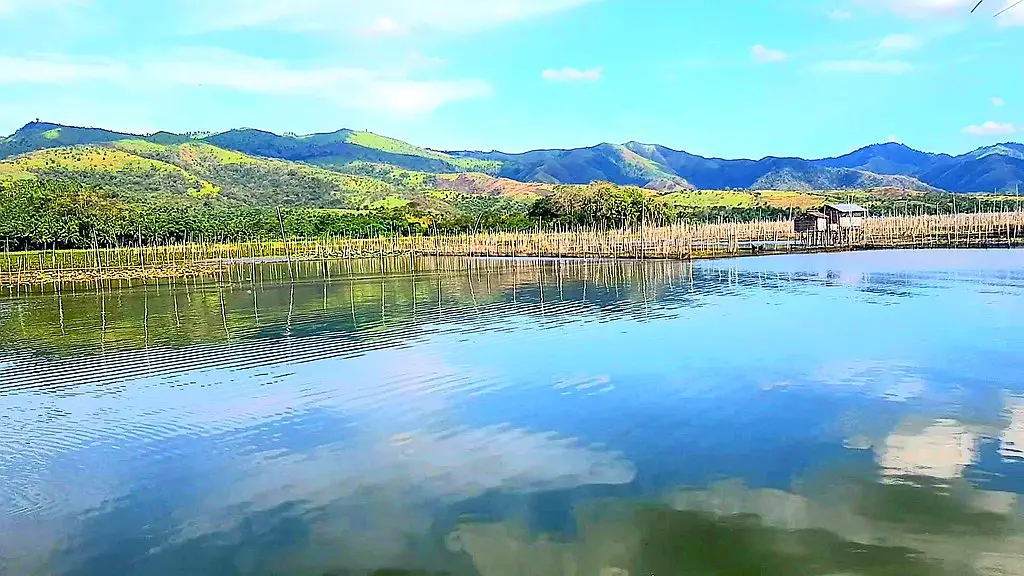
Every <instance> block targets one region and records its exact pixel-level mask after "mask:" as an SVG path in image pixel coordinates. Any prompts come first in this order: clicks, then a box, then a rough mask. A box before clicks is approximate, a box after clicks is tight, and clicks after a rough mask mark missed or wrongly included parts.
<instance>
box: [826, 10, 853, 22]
mask: <svg viewBox="0 0 1024 576" xmlns="http://www.w3.org/2000/svg"><path fill="white" fill-rule="evenodd" d="M850 18H853V12H850V11H849V10H833V11H831V12H829V13H828V19H829V20H832V21H833V22H841V21H843V20H849V19H850Z"/></svg>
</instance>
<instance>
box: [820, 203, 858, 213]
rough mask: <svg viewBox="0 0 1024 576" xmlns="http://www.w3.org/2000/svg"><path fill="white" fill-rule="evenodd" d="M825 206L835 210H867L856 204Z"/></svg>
mask: <svg viewBox="0 0 1024 576" xmlns="http://www.w3.org/2000/svg"><path fill="white" fill-rule="evenodd" d="M825 206H826V207H827V208H831V209H833V210H835V211H836V212H867V209H866V208H863V207H861V206H858V205H856V204H826V205H825Z"/></svg>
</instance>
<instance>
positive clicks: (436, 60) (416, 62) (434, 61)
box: [406, 52, 448, 68]
mask: <svg viewBox="0 0 1024 576" xmlns="http://www.w3.org/2000/svg"><path fill="white" fill-rule="evenodd" d="M406 60H407V61H408V62H409V65H410V66H412V67H413V68H435V67H437V66H444V65H445V64H447V63H448V61H447V60H445V59H444V58H440V57H437V56H427V55H426V54H423V53H422V52H410V53H409V54H408V55H407V56H406Z"/></svg>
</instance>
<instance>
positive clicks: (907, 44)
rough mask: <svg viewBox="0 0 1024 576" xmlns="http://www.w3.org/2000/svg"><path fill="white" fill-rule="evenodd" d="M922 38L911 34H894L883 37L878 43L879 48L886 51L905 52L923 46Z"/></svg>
mask: <svg viewBox="0 0 1024 576" xmlns="http://www.w3.org/2000/svg"><path fill="white" fill-rule="evenodd" d="M921 44H922V42H921V39H920V38H918V37H917V36H912V35H910V34H892V35H889V36H886V37H885V38H882V40H881V41H880V42H879V43H878V49H879V50H883V51H885V52H905V51H908V50H916V49H918V48H920V47H921Z"/></svg>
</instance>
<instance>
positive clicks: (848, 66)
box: [815, 60, 914, 74]
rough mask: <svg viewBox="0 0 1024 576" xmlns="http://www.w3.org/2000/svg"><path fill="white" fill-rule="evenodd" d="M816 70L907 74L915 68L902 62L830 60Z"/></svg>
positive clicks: (816, 67) (821, 63)
mask: <svg viewBox="0 0 1024 576" xmlns="http://www.w3.org/2000/svg"><path fill="white" fill-rule="evenodd" d="M815 69H816V70H818V71H819V72H840V73H850V74H906V73H907V72H911V71H913V70H914V66H913V64H911V63H909V62H904V61H902V60H829V61H825V62H820V63H818V64H817V65H816V66H815Z"/></svg>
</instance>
